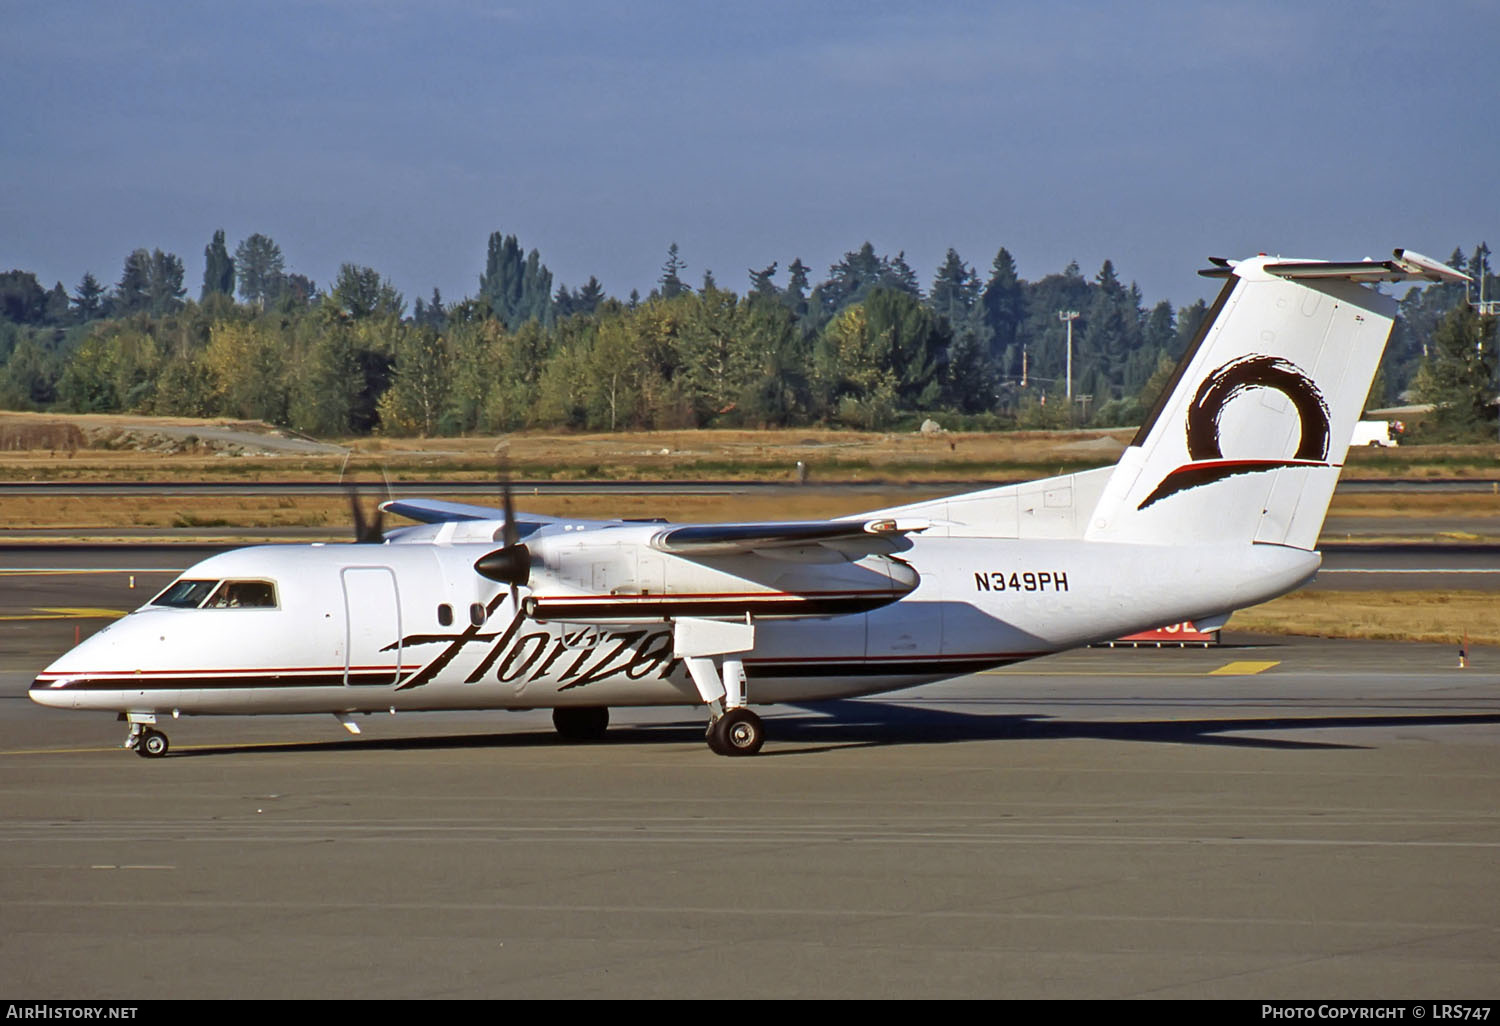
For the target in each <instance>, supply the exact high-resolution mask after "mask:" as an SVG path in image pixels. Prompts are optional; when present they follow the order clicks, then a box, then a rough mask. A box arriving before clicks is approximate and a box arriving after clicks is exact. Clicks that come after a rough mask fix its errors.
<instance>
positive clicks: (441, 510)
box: [380, 499, 561, 525]
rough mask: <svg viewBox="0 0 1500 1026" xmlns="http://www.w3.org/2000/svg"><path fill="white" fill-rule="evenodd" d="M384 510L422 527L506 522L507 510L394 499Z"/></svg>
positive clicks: (536, 518)
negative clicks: (461, 523)
mask: <svg viewBox="0 0 1500 1026" xmlns="http://www.w3.org/2000/svg"><path fill="white" fill-rule="evenodd" d="M380 508H381V509H383V510H384V511H385V512H387V513H399V514H400V515H401V516H403V517H406V518H407V519H408V520H415V521H417V522H418V523H421V524H446V523H449V522H451V521H454V520H494V521H504V520H505V511H504V510H500V509H496V508H495V507H493V506H471V505H469V504H468V503H463V502H444V501H443V500H441V499H391V500H389V501H388V502H382V503H381V504H380ZM560 522H561V521H560V520H559V518H557V517H547V516H542V515H540V514H538V513H527V514H525V515H522V516H517V517H516V523H517V524H536V525H541V524H554V523H560Z"/></svg>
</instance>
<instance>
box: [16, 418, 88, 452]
mask: <svg viewBox="0 0 1500 1026" xmlns="http://www.w3.org/2000/svg"><path fill="white" fill-rule="evenodd" d="M88 444H89V440H88V438H87V437H86V436H85V435H84V433H83V432H82V431H81V430H79V428H78V425H77V424H69V423H67V422H66V421H61V420H43V421H33V420H23V421H0V451H4V452H20V451H22V450H28V449H29V450H35V449H46V450H48V451H50V452H57V451H58V450H62V451H64V452H73V451H75V450H78V449H83V448H87V447H88Z"/></svg>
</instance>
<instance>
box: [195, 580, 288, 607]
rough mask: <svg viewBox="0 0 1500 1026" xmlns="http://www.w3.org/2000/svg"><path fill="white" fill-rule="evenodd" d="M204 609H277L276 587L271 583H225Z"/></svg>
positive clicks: (204, 605) (205, 604) (206, 603)
mask: <svg viewBox="0 0 1500 1026" xmlns="http://www.w3.org/2000/svg"><path fill="white" fill-rule="evenodd" d="M203 608H204V609H275V608H276V586H275V585H274V584H272V583H271V582H270V581H225V582H224V583H223V584H220V585H219V587H218V589H217V590H216V591H215V592H214V593H213V596H212V597H210V598H209V600H208V601H207V602H205V603H204V604H203Z"/></svg>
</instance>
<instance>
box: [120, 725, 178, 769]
mask: <svg viewBox="0 0 1500 1026" xmlns="http://www.w3.org/2000/svg"><path fill="white" fill-rule="evenodd" d="M129 718H130V735H129V736H128V737H126V738H125V747H126V748H133V749H135V754H136V755H139V756H141V757H142V758H146V759H159V758H161V757H162V756H163V755H166V754H167V749H168V748H170V747H171V742H169V741H168V740H167V735H165V734H163V733H162V732H161V731H159V730H156V729H155V728H153V727H152V726H150V725H151V724H153V723H155V722H156V717H155V716H149V717H148V716H137V715H135V714H130V716H129Z"/></svg>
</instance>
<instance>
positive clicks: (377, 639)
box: [340, 566, 402, 687]
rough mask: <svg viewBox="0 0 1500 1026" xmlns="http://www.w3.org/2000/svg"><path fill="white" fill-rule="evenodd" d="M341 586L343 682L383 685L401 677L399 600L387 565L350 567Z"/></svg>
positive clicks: (392, 573)
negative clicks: (342, 595)
mask: <svg viewBox="0 0 1500 1026" xmlns="http://www.w3.org/2000/svg"><path fill="white" fill-rule="evenodd" d="M340 573H341V576H342V578H343V585H344V631H345V633H344V684H345V686H349V685H368V686H375V687H383V686H385V685H389V684H395V683H396V682H397V681H399V680H400V679H401V656H402V647H401V602H400V598H399V596H398V593H397V590H396V574H395V571H393V570H392V569H391V568H390V567H386V566H351V567H345V568H344V569H343V570H342V571H341V572H340Z"/></svg>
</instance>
